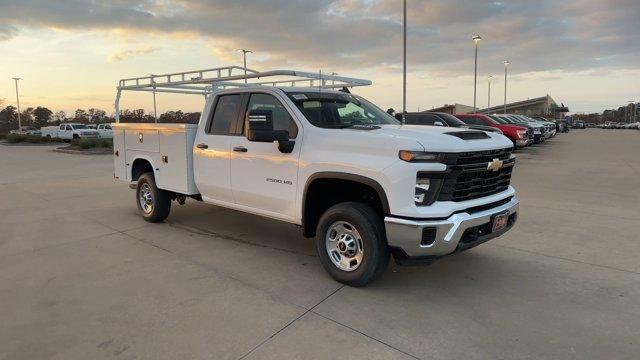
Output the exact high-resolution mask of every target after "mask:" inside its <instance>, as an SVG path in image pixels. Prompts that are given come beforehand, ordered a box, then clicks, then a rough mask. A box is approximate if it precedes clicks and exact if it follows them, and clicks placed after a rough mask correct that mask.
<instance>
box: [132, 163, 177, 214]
mask: <svg viewBox="0 0 640 360" xmlns="http://www.w3.org/2000/svg"><path fill="white" fill-rule="evenodd" d="M143 182H146V183H148V184H149V186H150V187H151V190H152V191H153V192H154V195H153V198H154V200H155V204H154V205H153V211H152V212H151V214H145V212H144V211H142V208H141V207H140V202H139V201H138V191H139V189H140V185H141V184H142V183H143ZM136 204H137V205H138V210H139V211H140V214H141V215H142V218H143V219H145V220H146V221H148V222H151V223H159V222H163V221H164V220H166V219H167V217H169V213H170V212H171V194H170V193H169V192H168V191H165V190H161V189H158V187H157V186H156V181H155V177H154V176H153V173H150V172H147V173H144V174H142V175H140V177H139V178H138V186H137V187H136Z"/></svg>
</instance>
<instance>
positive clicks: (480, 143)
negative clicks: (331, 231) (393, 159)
mask: <svg viewBox="0 0 640 360" xmlns="http://www.w3.org/2000/svg"><path fill="white" fill-rule="evenodd" d="M469 131H473V132H479V131H478V130H470V129H458V128H452V127H441V126H428V125H381V126H380V129H378V130H372V132H375V133H378V134H379V135H383V136H388V137H390V138H396V139H403V140H415V141H417V142H418V143H419V144H420V145H422V147H424V150H425V151H434V152H467V151H481V150H494V149H504V148H508V147H512V146H513V143H512V142H511V140H509V139H508V138H507V137H505V136H504V135H501V134H498V133H492V132H486V134H487V136H488V137H486V138H482V139H467V140H465V139H461V138H459V137H457V136H454V135H451V134H454V133H464V132H469Z"/></svg>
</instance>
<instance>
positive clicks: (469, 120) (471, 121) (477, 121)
mask: <svg viewBox="0 0 640 360" xmlns="http://www.w3.org/2000/svg"><path fill="white" fill-rule="evenodd" d="M462 121H463V122H464V123H466V124H469V125H485V124H484V122H483V121H482V120H480V119H478V118H474V117H465V118H464V119H462Z"/></svg>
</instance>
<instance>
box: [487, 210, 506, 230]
mask: <svg viewBox="0 0 640 360" xmlns="http://www.w3.org/2000/svg"><path fill="white" fill-rule="evenodd" d="M508 220H509V212H508V211H505V212H503V213H499V214H495V215H493V217H492V219H491V232H496V231H500V230H503V229H504V228H506V227H507V221H508Z"/></svg>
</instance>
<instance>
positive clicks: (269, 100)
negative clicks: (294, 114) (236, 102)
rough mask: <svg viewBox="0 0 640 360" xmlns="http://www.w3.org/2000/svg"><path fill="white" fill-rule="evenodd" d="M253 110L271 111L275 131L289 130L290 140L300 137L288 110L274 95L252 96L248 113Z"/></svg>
mask: <svg viewBox="0 0 640 360" xmlns="http://www.w3.org/2000/svg"><path fill="white" fill-rule="evenodd" d="M251 110H271V112H272V113H273V129H274V130H287V131H288V132H289V138H290V139H295V138H296V137H297V136H298V126H297V125H296V123H295V122H294V121H293V119H292V118H291V115H289V112H288V111H287V109H286V108H285V107H284V106H283V105H282V103H281V102H280V101H279V100H278V99H276V98H275V97H273V95H268V94H251V99H250V100H249V106H248V109H247V111H251Z"/></svg>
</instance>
